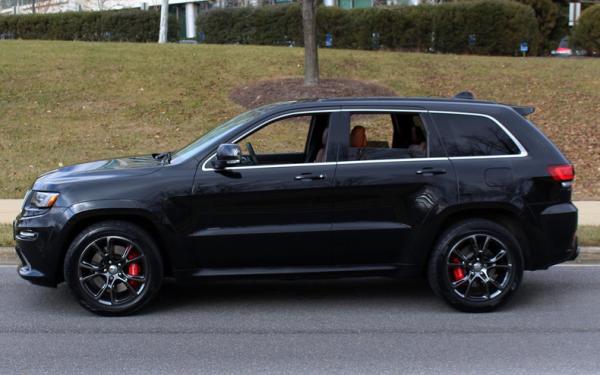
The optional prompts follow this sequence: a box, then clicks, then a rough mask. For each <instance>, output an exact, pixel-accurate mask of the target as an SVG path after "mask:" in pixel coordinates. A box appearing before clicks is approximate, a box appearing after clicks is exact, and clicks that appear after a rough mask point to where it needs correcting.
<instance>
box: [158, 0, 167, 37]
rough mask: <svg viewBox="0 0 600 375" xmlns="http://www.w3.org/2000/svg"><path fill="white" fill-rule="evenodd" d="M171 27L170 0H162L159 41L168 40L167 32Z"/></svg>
mask: <svg viewBox="0 0 600 375" xmlns="http://www.w3.org/2000/svg"><path fill="white" fill-rule="evenodd" d="M168 27H169V0H162V3H161V6H160V30H159V32H158V43H161V44H162V43H166V42H167V32H168Z"/></svg>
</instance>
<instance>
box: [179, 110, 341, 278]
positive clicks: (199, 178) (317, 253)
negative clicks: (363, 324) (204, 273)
mask: <svg viewBox="0 0 600 375" xmlns="http://www.w3.org/2000/svg"><path fill="white" fill-rule="evenodd" d="M333 121H334V116H333V115H332V113H331V112H327V111H324V112H321V113H314V112H311V113H309V114H303V113H294V114H287V115H284V116H277V117H275V118H271V119H268V120H266V121H264V122H263V123H262V124H260V125H258V126H256V127H254V128H253V129H252V131H251V134H250V135H244V136H238V137H236V138H234V139H230V140H227V142H229V143H231V142H233V143H239V144H240V146H241V147H243V148H244V149H246V145H247V143H248V142H250V143H252V146H253V147H252V148H253V149H254V150H255V155H254V157H255V158H256V159H257V163H256V164H252V160H250V159H251V158H252V155H246V156H245V160H246V161H247V162H246V163H245V164H244V165H241V166H236V167H229V168H227V169H226V170H224V171H218V170H215V169H214V168H212V167H211V157H209V158H208V159H207V160H206V162H205V163H204V164H203V165H202V167H201V168H199V170H198V172H197V174H196V178H195V181H194V187H193V205H194V207H193V209H194V215H195V220H194V222H195V224H194V225H195V229H194V231H193V233H192V236H191V237H192V241H193V248H194V252H195V256H196V260H197V262H198V264H199V265H201V266H202V267H226V268H240V267H242V268H243V267H250V268H255V269H254V271H249V272H256V268H257V267H263V268H265V272H267V271H266V268H268V267H295V266H315V265H322V264H327V263H329V262H330V256H329V254H328V253H327V247H328V245H329V242H330V239H331V238H330V236H331V233H330V230H331V225H332V207H333V181H334V177H335V161H334V160H333V158H334V157H335V150H334V146H332V145H331V144H330V143H329V142H328V139H327V136H325V137H324V136H323V133H324V132H325V131H326V129H328V128H329V127H330V126H331V123H332V122H333ZM284 123H285V125H286V126H288V127H289V128H286V127H285V126H280V125H281V124H284ZM323 141H325V143H324V144H323ZM224 143H225V142H224ZM320 149H323V150H324V151H326V152H325V153H324V154H323V159H322V160H321V161H320V162H315V158H316V157H317V153H318V152H319V151H320ZM213 157H214V156H213ZM238 272H239V270H238Z"/></svg>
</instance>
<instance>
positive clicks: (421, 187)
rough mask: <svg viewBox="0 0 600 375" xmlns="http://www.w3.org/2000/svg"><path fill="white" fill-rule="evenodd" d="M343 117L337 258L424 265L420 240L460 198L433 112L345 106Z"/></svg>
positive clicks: (336, 220) (355, 262) (337, 184)
mask: <svg viewBox="0 0 600 375" xmlns="http://www.w3.org/2000/svg"><path fill="white" fill-rule="evenodd" d="M341 121H342V123H343V124H344V126H345V134H346V137H345V138H344V139H340V140H338V142H339V143H340V151H339V155H340V160H339V162H338V167H337V170H336V176H335V187H336V193H335V199H334V215H333V227H332V236H333V244H334V247H333V248H332V256H334V257H335V259H336V262H337V263H338V264H349V265H358V264H361V265H365V264H372V265H376V264H397V265H401V264H406V265H411V264H415V263H418V260H417V259H418V258H419V256H418V255H415V254H414V253H413V252H414V251H416V252H420V253H421V254H420V258H422V257H423V255H424V254H425V253H426V252H427V251H428V249H426V248H420V247H419V244H418V243H415V241H416V239H417V238H419V236H422V235H423V231H424V230H425V229H426V226H425V223H426V222H427V219H428V217H430V215H432V213H434V212H436V211H438V212H439V211H441V210H442V209H443V208H444V207H447V206H448V205H451V204H453V203H455V201H456V199H457V184H456V175H455V172H454V169H453V166H452V164H451V163H450V161H449V160H448V158H447V157H446V155H445V151H444V150H443V148H442V146H441V143H440V140H439V137H438V136H437V133H436V131H435V129H434V128H433V125H432V124H431V121H430V118H429V115H428V114H427V113H426V111H424V110H422V109H376V110H374V109H370V110H369V109H361V108H345V109H344V112H343V119H342V120H341ZM359 128H362V129H359ZM415 128H416V129H417V130H415ZM357 130H359V131H358V132H357ZM419 132H420V133H419ZM357 133H365V138H366V139H358V140H357ZM348 135H350V136H348ZM359 138H360V137H359ZM351 142H353V143H356V144H353V143H351ZM425 235H427V234H426V233H425ZM430 235H431V234H429V236H430Z"/></svg>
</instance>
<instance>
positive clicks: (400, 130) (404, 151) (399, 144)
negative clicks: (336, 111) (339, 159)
mask: <svg viewBox="0 0 600 375" xmlns="http://www.w3.org/2000/svg"><path fill="white" fill-rule="evenodd" d="M350 127H351V131H350V137H349V139H350V145H349V148H348V160H377V159H406V158H420V157H427V156H428V144H427V132H426V130H425V126H424V124H423V121H422V120H421V117H420V116H419V115H418V114H413V113H391V114H390V113H386V114H373V113H369V114H363V113H355V114H352V115H351V117H350Z"/></svg>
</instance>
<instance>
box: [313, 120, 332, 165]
mask: <svg viewBox="0 0 600 375" xmlns="http://www.w3.org/2000/svg"><path fill="white" fill-rule="evenodd" d="M328 137H329V128H325V130H323V135H322V136H321V148H320V149H319V152H317V157H316V158H315V163H324V162H325V161H326V160H327V152H326V150H327V138H328Z"/></svg>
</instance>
